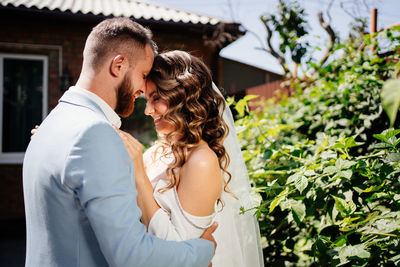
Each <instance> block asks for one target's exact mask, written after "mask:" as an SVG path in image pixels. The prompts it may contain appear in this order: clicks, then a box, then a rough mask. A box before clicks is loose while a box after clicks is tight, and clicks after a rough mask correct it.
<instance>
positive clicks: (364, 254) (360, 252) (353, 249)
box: [334, 244, 371, 264]
mask: <svg viewBox="0 0 400 267" xmlns="http://www.w3.org/2000/svg"><path fill="white" fill-rule="evenodd" d="M336 250H337V252H338V255H337V256H335V257H334V258H339V259H340V264H345V263H347V262H349V260H352V259H354V258H362V259H365V258H369V257H370V256H371V253H369V252H368V251H367V250H366V247H365V245H364V244H358V245H354V246H343V247H340V248H338V249H336Z"/></svg>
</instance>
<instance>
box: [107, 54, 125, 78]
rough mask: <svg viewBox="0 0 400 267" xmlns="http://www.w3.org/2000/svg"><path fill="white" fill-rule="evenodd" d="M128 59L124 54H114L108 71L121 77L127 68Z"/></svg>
mask: <svg viewBox="0 0 400 267" xmlns="http://www.w3.org/2000/svg"><path fill="white" fill-rule="evenodd" d="M128 65H129V64H128V59H127V58H126V56H124V55H116V56H115V57H114V58H113V59H112V61H111V65H110V73H111V75H112V76H114V77H116V78H117V77H121V76H123V75H125V72H126V70H127V69H128Z"/></svg>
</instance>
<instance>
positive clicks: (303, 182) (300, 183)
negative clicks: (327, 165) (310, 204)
mask: <svg viewBox="0 0 400 267" xmlns="http://www.w3.org/2000/svg"><path fill="white" fill-rule="evenodd" d="M307 185H308V179H307V177H305V176H304V175H301V176H300V177H298V178H297V179H296V181H295V183H294V186H295V187H296V188H297V190H299V191H300V193H302V192H303V190H304V189H305V188H306V187H307Z"/></svg>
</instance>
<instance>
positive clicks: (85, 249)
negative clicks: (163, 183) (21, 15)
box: [23, 18, 216, 267]
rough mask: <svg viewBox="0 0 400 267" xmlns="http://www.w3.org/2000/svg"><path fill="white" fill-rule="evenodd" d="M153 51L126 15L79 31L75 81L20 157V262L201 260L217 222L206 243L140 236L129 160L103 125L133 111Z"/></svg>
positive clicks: (210, 248) (210, 249)
mask: <svg viewBox="0 0 400 267" xmlns="http://www.w3.org/2000/svg"><path fill="white" fill-rule="evenodd" d="M155 53H156V47H155V45H154V43H153V41H152V40H151V33H150V32H149V31H148V30H147V29H145V28H143V27H142V26H140V25H139V24H137V23H135V22H133V21H131V20H129V19H124V18H116V19H108V20H105V21H103V22H101V23H100V24H99V25H97V26H96V27H95V28H94V29H93V30H92V32H91V33H90V35H89V36H88V38H87V40H86V44H85V48H84V52H83V66H82V72H81V74H80V77H79V79H78V82H77V83H76V86H74V87H71V88H70V89H69V90H68V91H67V92H66V93H65V94H64V95H63V96H62V97H61V99H60V100H59V104H58V105H57V106H56V108H55V109H54V110H52V112H51V113H50V114H49V115H48V117H47V118H46V119H45V120H44V121H43V123H42V124H41V125H40V128H39V130H38V131H37V133H36V134H35V135H34V137H33V138H32V140H31V142H30V144H29V146H28V149H27V151H26V154H25V159H24V165H23V186H24V199H25V210H26V224H27V254H26V263H25V264H26V266H33V267H36V266H68V267H69V266H84V267H90V266H146V267H152V266H207V265H208V264H209V263H210V261H211V258H212V256H213V253H214V249H215V241H214V238H213V237H212V235H211V233H212V232H213V231H214V230H215V228H216V226H213V227H212V228H210V229H208V230H206V231H205V232H204V234H203V236H202V238H203V239H207V240H208V241H207V240H203V239H193V240H189V241H184V242H169V241H165V240H161V239H158V238H156V237H154V236H151V235H149V234H147V232H146V228H145V226H144V225H143V224H141V223H140V218H141V211H140V209H139V208H138V206H137V204H136V196H137V192H136V188H135V182H134V175H133V173H134V170H133V165H132V162H131V159H130V157H129V154H128V152H127V150H126V149H125V146H124V144H123V142H122V140H121V138H120V137H119V135H118V133H117V132H116V130H115V129H114V128H113V126H112V125H114V126H116V127H119V126H120V124H121V121H120V118H119V116H118V115H120V116H123V117H125V116H129V115H130V114H131V113H132V111H133V103H134V100H135V98H136V97H138V96H139V95H140V94H141V93H142V91H143V87H144V86H145V77H146V75H147V74H148V73H149V72H150V69H151V66H152V64H153V59H154V54H155ZM117 114H118V115H117ZM210 241H211V242H210ZM213 243H214V244H213Z"/></svg>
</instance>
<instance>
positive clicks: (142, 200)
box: [117, 129, 160, 227]
mask: <svg viewBox="0 0 400 267" xmlns="http://www.w3.org/2000/svg"><path fill="white" fill-rule="evenodd" d="M117 131H118V133H119V135H120V136H121V138H122V140H123V141H124V143H125V146H126V148H127V150H128V152H129V155H130V156H131V158H132V162H133V166H134V168H135V184H136V189H137V192H138V196H137V203H138V206H139V208H140V209H141V210H142V223H143V224H144V225H146V226H147V227H148V226H149V223H150V220H151V218H152V217H153V215H154V213H156V211H157V210H158V209H160V206H159V205H158V204H157V202H156V201H155V199H154V197H153V186H152V185H151V183H150V180H149V179H148V177H147V175H146V171H145V168H144V163H143V146H142V144H141V143H140V142H139V141H137V140H136V139H135V138H134V137H133V136H132V135H130V134H128V133H126V132H124V131H121V130H119V129H117Z"/></svg>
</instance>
